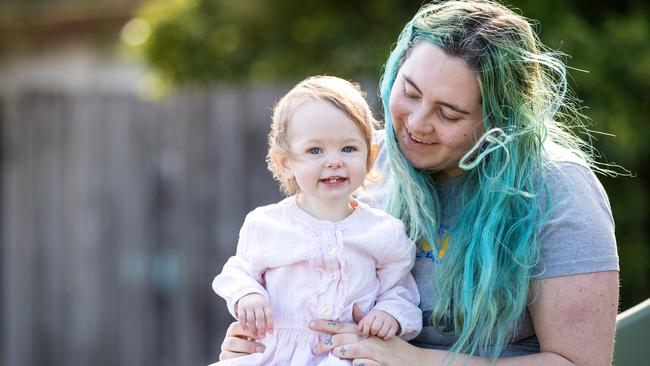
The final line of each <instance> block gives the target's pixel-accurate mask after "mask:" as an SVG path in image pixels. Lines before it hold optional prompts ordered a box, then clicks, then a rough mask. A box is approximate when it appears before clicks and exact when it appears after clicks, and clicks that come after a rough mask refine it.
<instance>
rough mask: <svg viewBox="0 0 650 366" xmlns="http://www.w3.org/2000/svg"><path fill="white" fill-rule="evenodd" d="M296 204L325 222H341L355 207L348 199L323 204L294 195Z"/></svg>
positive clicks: (300, 195)
mask: <svg viewBox="0 0 650 366" xmlns="http://www.w3.org/2000/svg"><path fill="white" fill-rule="evenodd" d="M296 204H297V205H298V207H299V208H300V209H302V210H303V211H305V212H307V213H308V214H310V215H311V216H313V217H315V218H317V219H319V220H326V221H332V222H336V221H341V220H343V219H344V218H346V217H348V216H350V214H351V213H352V212H353V211H354V207H355V206H356V205H355V204H354V203H353V202H352V200H351V199H350V198H348V199H347V200H345V201H341V202H323V201H317V200H314V199H309V198H307V197H305V196H304V195H302V194H298V195H296Z"/></svg>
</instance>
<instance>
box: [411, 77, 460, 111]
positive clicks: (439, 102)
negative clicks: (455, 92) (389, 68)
mask: <svg viewBox="0 0 650 366" xmlns="http://www.w3.org/2000/svg"><path fill="white" fill-rule="evenodd" d="M402 78H403V79H404V81H405V82H407V83H408V84H409V85H410V86H412V87H413V88H414V89H415V90H417V91H418V93H420V94H422V91H421V90H420V88H418V86H417V85H416V84H415V82H414V81H413V80H411V79H410V78H409V77H408V76H406V75H402ZM438 104H442V105H444V106H445V107H447V108H449V109H452V110H453V111H455V112H458V113H461V114H470V113H469V112H468V111H466V110H464V109H462V108H460V107H458V106H457V105H455V104H452V103H449V102H442V101H438Z"/></svg>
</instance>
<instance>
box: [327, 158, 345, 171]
mask: <svg viewBox="0 0 650 366" xmlns="http://www.w3.org/2000/svg"><path fill="white" fill-rule="evenodd" d="M342 165H343V163H341V160H339V159H331V160H330V161H329V162H327V167H328V168H331V169H336V168H340V167H341V166H342Z"/></svg>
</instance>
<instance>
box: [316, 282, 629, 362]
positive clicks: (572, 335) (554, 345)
mask: <svg viewBox="0 0 650 366" xmlns="http://www.w3.org/2000/svg"><path fill="white" fill-rule="evenodd" d="M532 286H533V289H532V291H531V293H533V294H537V296H536V298H535V299H534V301H533V303H532V304H531V305H529V307H528V308H529V312H530V315H531V318H532V321H533V325H534V327H535V330H536V332H537V337H538V339H539V343H540V351H541V352H540V353H536V354H531V355H527V356H519V357H510V358H501V359H499V360H498V361H497V363H496V364H497V365H502V366H508V365H532V366H534V365H611V359H612V353H613V345H614V331H615V325H616V313H617V307H618V272H616V271H607V272H595V273H587V274H580V275H574V276H564V277H556V278H550V279H545V280H540V281H537V282H534V283H533V285H532ZM312 329H314V330H318V331H322V332H327V333H330V334H338V335H335V336H333V337H331V339H330V340H329V343H330V344H329V345H324V344H321V345H319V347H318V350H319V351H322V352H325V351H328V350H333V353H334V355H336V356H338V357H341V358H347V359H355V363H354V364H355V365H360V364H364V365H365V366H368V365H378V364H379V365H385V366H392V365H405V364H408V365H438V364H442V361H443V360H444V357H445V356H446V355H447V352H446V351H441V350H431V349H422V348H417V347H415V346H412V345H410V344H409V343H407V342H405V341H403V340H401V339H399V338H391V339H389V340H383V339H380V338H376V337H373V338H369V339H365V340H358V338H353V337H351V336H350V335H349V334H341V332H342V331H340V330H339V329H341V330H342V329H345V328H344V327H337V326H334V325H332V323H331V322H329V323H327V322H317V323H316V324H315V325H314V326H313V327H312ZM464 362H465V358H464V357H463V356H459V357H457V358H456V362H455V364H458V365H463V364H465V363H464ZM467 364H468V365H489V364H490V362H489V359H484V358H480V357H473V358H472V359H471V360H470V362H469V363H467Z"/></svg>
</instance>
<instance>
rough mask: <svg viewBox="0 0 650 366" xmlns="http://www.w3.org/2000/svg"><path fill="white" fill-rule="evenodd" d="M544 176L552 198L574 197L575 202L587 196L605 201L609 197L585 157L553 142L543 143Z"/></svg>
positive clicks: (607, 203) (607, 202)
mask: <svg viewBox="0 0 650 366" xmlns="http://www.w3.org/2000/svg"><path fill="white" fill-rule="evenodd" d="M543 157H544V172H543V174H544V178H545V182H546V184H547V187H548V189H549V192H550V194H551V195H552V196H554V197H552V198H554V199H557V198H558V197H564V198H567V197H574V199H576V200H577V203H579V201H581V200H582V199H583V198H586V197H588V196H594V195H595V196H597V197H596V198H597V199H599V200H602V201H603V202H605V203H606V206H607V208H609V199H608V197H607V193H606V192H605V189H604V188H603V186H602V184H601V183H600V181H599V180H598V177H596V174H595V173H594V171H593V170H592V169H591V167H590V166H589V164H588V163H587V161H586V160H585V159H583V158H582V157H580V155H579V154H577V153H575V152H573V151H571V150H570V149H568V148H565V147H562V146H559V145H557V144H554V143H547V144H545V145H544V153H543Z"/></svg>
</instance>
